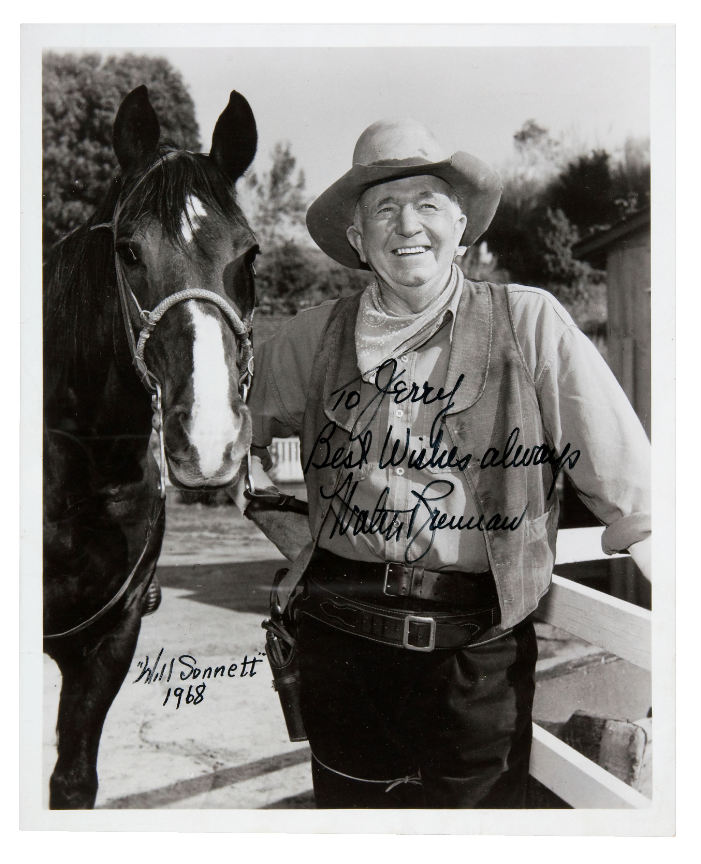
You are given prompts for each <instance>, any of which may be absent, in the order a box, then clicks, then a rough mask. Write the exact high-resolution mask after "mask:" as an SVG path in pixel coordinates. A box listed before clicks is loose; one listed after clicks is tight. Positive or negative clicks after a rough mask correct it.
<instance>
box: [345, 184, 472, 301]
mask: <svg viewBox="0 0 701 864" xmlns="http://www.w3.org/2000/svg"><path fill="white" fill-rule="evenodd" d="M450 194H451V190H450V187H449V186H448V184H447V183H445V181H443V180H441V179H440V178H439V177H434V176H432V175H421V176H418V177H404V178H402V179H400V180H391V181H389V182H388V183H382V184H381V185H379V186H372V187H371V188H370V189H367V190H366V191H365V192H364V193H363V195H362V197H361V198H360V201H359V207H358V211H357V212H358V216H357V217H356V224H355V225H352V226H351V227H350V228H349V229H348V232H347V236H348V241H349V242H350V244H351V246H353V248H354V249H355V250H356V251H357V252H358V254H359V255H360V258H361V260H362V261H363V262H365V263H367V264H369V265H370V267H371V268H372V269H373V270H374V271H375V273H377V275H378V276H379V277H380V278H381V279H382V281H383V282H385V283H386V285H388V286H389V287H390V288H393V289H394V290H395V291H397V292H399V293H400V294H406V292H407V289H421V290H422V291H426V290H429V291H430V293H432V294H435V293H438V292H440V291H441V290H442V289H443V288H444V287H445V284H446V281H447V279H448V274H449V272H450V266H451V264H452V262H453V260H454V257H455V251H456V249H457V247H458V245H459V243H460V238H461V237H462V234H463V231H464V230H465V223H466V218H465V216H464V215H463V214H462V213H461V212H460V208H459V207H458V205H457V204H456V203H455V202H454V201H453V200H452V199H451V197H450Z"/></svg>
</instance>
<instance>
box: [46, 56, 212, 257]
mask: <svg viewBox="0 0 701 864" xmlns="http://www.w3.org/2000/svg"><path fill="white" fill-rule="evenodd" d="M140 84H146V85H147V87H148V88H149V98H150V100H151V103H152V104H153V107H154V109H155V111H156V113H157V115H158V118H159V121H160V124H161V137H162V138H164V139H168V140H171V141H173V142H174V143H177V144H178V145H180V146H182V147H185V148H187V149H189V150H199V149H200V142H199V134H198V128H197V122H196V120H195V110H194V105H193V102H192V99H191V97H190V95H189V94H188V92H187V89H186V88H185V84H184V83H183V80H182V78H181V76H180V73H179V72H177V71H176V70H175V69H174V68H173V67H172V66H171V65H170V63H169V62H168V61H167V60H165V59H163V58H159V57H143V56H137V55H134V54H125V55H123V56H119V57H109V58H108V59H107V60H103V58H102V57H101V56H100V55H99V54H80V55H77V54H56V53H52V52H50V53H47V54H45V55H44V61H43V80H42V101H43V118H42V134H43V157H44V159H43V171H42V176H43V201H44V208H43V228H44V245H45V248H46V247H48V246H50V245H51V244H52V243H54V242H56V241H57V240H58V239H60V238H61V237H62V236H63V235H64V234H66V233H68V232H69V231H71V230H73V229H74V228H75V227H77V226H78V225H79V224H80V223H81V222H84V221H85V220H86V219H87V218H88V217H89V216H90V214H91V213H92V211H93V210H94V209H95V207H96V205H97V204H98V203H99V201H100V199H101V197H102V195H103V193H104V188H105V186H106V185H107V184H108V183H109V182H110V181H111V180H112V179H113V178H114V177H115V176H116V175H117V174H118V171H119V167H118V165H117V160H116V158H115V156H114V153H113V150H112V123H113V122H114V117H115V114H116V113H117V109H118V107H119V104H120V103H121V101H122V99H123V98H124V97H125V96H126V95H127V93H129V91H131V90H133V89H134V88H135V87H138V86H139V85H140Z"/></svg>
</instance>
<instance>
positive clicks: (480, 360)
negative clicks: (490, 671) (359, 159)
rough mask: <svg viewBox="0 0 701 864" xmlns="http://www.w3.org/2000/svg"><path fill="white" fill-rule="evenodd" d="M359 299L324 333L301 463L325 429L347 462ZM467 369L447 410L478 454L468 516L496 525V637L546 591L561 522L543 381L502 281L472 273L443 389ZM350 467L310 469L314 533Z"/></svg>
mask: <svg viewBox="0 0 701 864" xmlns="http://www.w3.org/2000/svg"><path fill="white" fill-rule="evenodd" d="M359 300H360V294H355V295H353V296H351V297H346V298H342V299H341V300H339V301H338V302H337V303H336V304H335V306H334V309H333V311H332V313H331V316H330V318H329V321H328V324H327V327H326V329H325V332H324V333H323V335H322V337H321V340H320V344H319V347H318V351H317V355H316V358H315V361H314V367H313V373H312V378H311V381H310V387H309V398H308V401H307V405H306V411H305V415H304V421H303V428H302V435H301V449H302V464H303V465H306V463H307V461H308V459H309V456H310V453H311V452H312V450H313V449H314V447H315V444H317V442H318V437H319V434H320V432H321V431H322V430H324V429H326V430H327V432H328V433H329V434H330V436H331V437H330V440H329V444H328V452H335V453H336V458H334V459H333V462H334V464H335V465H339V464H340V462H341V459H342V455H343V453H344V452H347V451H348V449H349V444H350V441H349V433H350V432H351V430H352V429H353V426H354V423H355V422H356V420H357V418H358V415H359V413H360V411H361V410H362V408H363V406H362V405H361V404H356V400H354V399H341V400H340V401H339V394H341V393H342V392H343V390H344V389H345V388H348V389H349V390H352V389H353V383H354V382H355V385H356V389H359V388H357V384H358V382H359V372H358V367H357V359H356V351H355V322H356V318H357V313H358V305H359ZM461 375H463V376H464V377H463V379H462V381H461V382H460V384H459V386H458V387H457V389H456V392H455V395H454V397H453V398H452V400H451V401H452V402H453V405H452V407H451V408H450V409H449V410H448V411H447V412H446V415H445V416H444V417H443V424H444V428H445V430H446V433H447V434H446V435H445V436H444V446H446V447H447V448H448V449H449V448H450V446H452V445H453V444H454V445H455V446H456V448H457V452H458V453H459V454H461V455H464V454H466V453H470V454H472V458H471V459H470V460H469V462H468V464H467V465H466V466H465V467H464V468H462V469H461V470H462V471H463V474H464V476H465V479H466V482H467V485H468V488H469V490H470V492H471V495H472V498H473V504H474V511H473V513H471V514H466V517H468V516H474V517H475V519H476V518H477V517H479V516H480V515H482V516H483V523H482V524H483V525H484V526H485V527H486V526H489V525H490V519H491V520H492V523H491V524H492V525H494V526H497V527H495V528H494V529H493V530H484V531H483V532H482V533H483V537H484V539H485V542H486V547H487V555H488V558H489V562H490V566H491V570H492V574H493V576H494V580H495V583H496V587H497V592H498V595H499V604H500V607H501V623H500V625H499V627H498V628H496V629H495V630H494V634H495V635H496V633H498V632H500V631H503V630H507V629H509V628H511V627H513V626H514V625H515V624H517V623H518V622H520V621H522V620H523V619H524V618H525V617H526V616H527V615H528V614H529V613H531V612H532V611H533V610H534V609H535V608H536V607H537V605H538V602H539V600H540V598H541V597H542V596H543V595H544V594H545V593H546V591H547V590H548V588H549V585H550V581H551V575H552V567H553V562H554V559H555V540H556V534H557V521H558V502H557V493H556V491H555V490H554V483H553V469H552V467H551V463H550V461H547V460H546V461H540V457H535V458H534V456H535V454H536V453H541V454H542V453H544V452H545V451H544V449H543V448H541V445H544V444H547V445H549V444H550V442H549V441H548V439H547V436H546V433H545V430H544V429H543V423H542V418H541V413H540V408H539V405H538V398H537V393H536V388H535V384H534V382H533V379H532V377H531V375H530V373H529V371H528V368H527V366H526V363H525V360H524V358H523V355H522V353H521V350H520V347H519V345H518V342H517V340H516V336H515V332H514V327H513V320H512V315H511V308H510V305H509V299H508V293H507V288H506V286H504V285H494V284H491V283H485V282H481V283H475V282H470V281H468V280H465V283H464V288H463V292H462V297H461V300H460V304H459V307H458V312H457V316H456V321H455V324H454V329H453V339H452V343H451V350H450V357H449V361H448V372H447V375H446V382H445V384H444V392H449V391H450V390H451V389H452V388H453V387H454V386H455V385H456V384H457V382H458V379H459V377H460V376H461ZM333 424H335V426H334V425H333ZM534 447H535V448H536V449H535V450H533V449H532V448H534ZM525 448H531V449H529V450H528V451H526V449H525ZM321 461H331V460H321ZM536 462H539V464H535V463H536ZM513 463H516V464H513ZM347 474H348V469H347V468H344V467H333V466H332V465H331V464H329V465H326V466H324V467H319V468H316V467H314V466H313V465H310V466H308V468H307V473H306V482H307V489H308V492H309V502H310V522H311V528H312V535H313V537H314V538H315V539H316V538H318V536H319V533H320V531H321V528H322V526H323V524H324V521H325V520H326V518H327V516H328V513H329V506H330V499H329V498H328V497H324V496H322V495H321V494H320V491H321V490H324V491H325V493H326V494H327V495H328V493H329V492H330V491H332V490H333V489H334V488H336V487H337V486H338V484H340V483H341V482H342V480H343V478H344V477H346V476H347ZM551 488H552V491H551ZM497 517H498V518H497ZM506 525H508V526H509V527H498V526H506ZM310 553H311V549H309V550H308V554H310Z"/></svg>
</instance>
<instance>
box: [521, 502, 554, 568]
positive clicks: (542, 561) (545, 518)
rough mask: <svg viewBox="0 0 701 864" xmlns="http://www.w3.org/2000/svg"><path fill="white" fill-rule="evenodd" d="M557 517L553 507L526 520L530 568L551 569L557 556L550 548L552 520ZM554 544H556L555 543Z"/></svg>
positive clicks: (526, 550) (528, 563)
mask: <svg viewBox="0 0 701 864" xmlns="http://www.w3.org/2000/svg"><path fill="white" fill-rule="evenodd" d="M555 517H556V513H555V512H554V510H553V508H551V509H550V510H546V512H545V513H543V514H542V515H541V516H536V518H535V519H528V520H527V521H526V548H525V550H524V551H525V562H524V563H525V565H526V567H527V568H528V569H530V570H540V569H542V568H548V569H551V568H552V566H553V564H554V560H555V556H554V552H553V550H551V548H550V535H551V532H552V529H551V526H550V524H549V523H550V520H551V519H554V518H555ZM553 545H554V544H553Z"/></svg>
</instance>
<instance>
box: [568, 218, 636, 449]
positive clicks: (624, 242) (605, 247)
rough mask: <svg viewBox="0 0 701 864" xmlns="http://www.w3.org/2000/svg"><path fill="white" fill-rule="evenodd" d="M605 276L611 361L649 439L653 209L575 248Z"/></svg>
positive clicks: (595, 235) (617, 224)
mask: <svg viewBox="0 0 701 864" xmlns="http://www.w3.org/2000/svg"><path fill="white" fill-rule="evenodd" d="M573 252H574V254H575V256H576V257H577V258H580V259H582V260H585V261H588V262H589V263H590V264H592V265H593V266H594V267H597V268H599V269H601V270H605V271H606V282H607V306H608V322H607V328H606V329H607V343H608V344H607V350H608V361H609V365H610V366H611V368H612V370H613V372H614V374H615V375H616V377H617V378H618V381H619V382H620V384H621V386H622V387H623V389H624V390H625V392H626V394H627V395H628V398H629V399H630V401H631V404H632V405H633V407H634V408H635V410H636V412H637V414H638V417H640V420H641V422H642V424H643V426H644V427H645V431H646V432H647V434H648V437H649V436H650V208H649V207H646V208H645V209H643V210H639V211H638V212H636V213H633V214H631V215H630V216H628V217H626V218H625V219H622V220H621V221H620V222H617V223H616V224H615V225H612V226H611V227H610V228H608V229H606V230H604V231H599V232H597V233H595V234H593V235H591V236H590V237H587V238H585V239H584V240H581V241H580V242H579V243H577V244H576V245H575V246H574V248H573Z"/></svg>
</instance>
